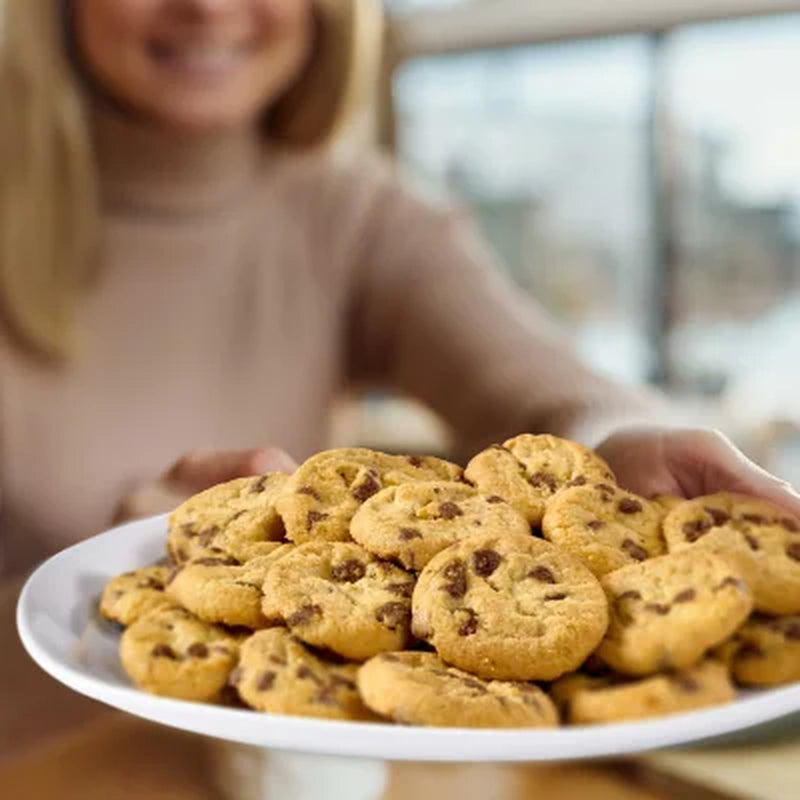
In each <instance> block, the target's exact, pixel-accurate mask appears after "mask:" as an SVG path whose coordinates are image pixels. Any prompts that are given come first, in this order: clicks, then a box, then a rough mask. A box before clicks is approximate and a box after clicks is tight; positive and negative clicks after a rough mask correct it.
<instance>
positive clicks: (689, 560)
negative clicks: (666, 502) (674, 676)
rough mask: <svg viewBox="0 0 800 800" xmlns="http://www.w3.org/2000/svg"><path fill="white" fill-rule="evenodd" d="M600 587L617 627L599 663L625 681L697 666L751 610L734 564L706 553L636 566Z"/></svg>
mask: <svg viewBox="0 0 800 800" xmlns="http://www.w3.org/2000/svg"><path fill="white" fill-rule="evenodd" d="M601 583H602V585H603V589H605V591H606V594H607V596H608V601H609V607H610V609H611V623H610V625H609V626H608V632H607V633H606V636H605V639H604V640H603V642H602V644H601V645H600V647H599V648H598V650H597V655H598V656H599V657H600V658H601V659H602V660H603V661H605V663H606V664H608V665H609V666H611V667H613V668H614V669H615V670H617V671H618V672H622V673H624V674H626V675H650V674H652V673H654V672H661V671H663V670H667V669H684V668H686V667H690V666H692V665H693V664H695V663H697V662H698V661H699V660H700V659H701V658H702V657H703V655H704V654H705V653H706V651H707V650H710V649H711V648H713V647H715V646H717V645H718V644H720V643H721V642H723V641H724V640H725V639H727V638H728V637H729V636H730V635H731V634H733V632H734V631H735V630H736V629H737V628H738V627H739V626H740V625H741V624H742V623H743V622H744V621H745V620H746V619H747V617H748V615H749V614H750V611H751V610H752V608H753V598H752V595H751V593H750V590H749V589H748V588H747V585H746V584H745V583H744V581H743V580H742V575H741V572H740V571H737V569H736V566H735V564H733V563H731V562H729V561H727V560H726V559H725V558H723V557H722V556H718V555H716V554H714V553H712V552H709V551H705V550H697V551H692V552H683V553H671V554H669V555H666V556H659V557H658V558H653V559H650V560H649V561H645V562H643V563H641V564H632V565H631V566H628V567H623V568H622V569H618V570H617V571H616V572H610V573H609V574H608V575H605V576H604V577H603V578H602V579H601Z"/></svg>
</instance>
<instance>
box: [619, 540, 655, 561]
mask: <svg viewBox="0 0 800 800" xmlns="http://www.w3.org/2000/svg"><path fill="white" fill-rule="evenodd" d="M622 549H623V550H624V551H625V552H626V553H627V554H628V555H629V556H630V557H631V558H632V559H633V560H634V561H644V560H646V559H647V558H648V557H649V556H650V553H648V552H647V550H645V549H644V547H642V546H641V545H638V544H636V542H634V541H633V539H625V541H624V542H623V543H622Z"/></svg>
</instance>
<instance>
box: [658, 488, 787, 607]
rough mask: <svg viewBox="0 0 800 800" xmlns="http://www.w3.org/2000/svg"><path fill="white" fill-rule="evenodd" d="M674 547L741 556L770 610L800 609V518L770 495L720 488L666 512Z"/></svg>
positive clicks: (759, 603) (756, 593) (757, 596)
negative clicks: (763, 496) (760, 496)
mask: <svg viewBox="0 0 800 800" xmlns="http://www.w3.org/2000/svg"><path fill="white" fill-rule="evenodd" d="M664 535H665V537H666V540H667V547H668V548H669V550H670V551H678V550H685V549H687V548H690V549H692V550H693V551H696V550H697V549H698V548H703V549H709V550H713V551H715V552H719V553H722V554H724V555H728V556H732V557H736V559H737V562H738V564H739V566H740V568H741V569H742V570H744V577H745V580H746V582H747V584H748V585H749V586H750V589H751V590H752V592H753V598H754V600H755V607H756V608H757V609H758V610H759V611H763V612H764V613H767V614H779V615H780V614H798V613H800V521H799V520H797V519H796V518H795V517H792V516H791V515H789V514H787V513H786V512H785V511H783V510H782V509H780V508H778V507H777V506H775V505H773V504H772V503H768V502H766V501H765V500H759V499H757V498H753V497H748V496H745V495H737V494H730V493H728V492H720V493H719V494H715V495H710V496H707V497H698V498H697V499H696V500H691V501H687V502H685V503H683V504H681V505H680V506H678V507H677V508H675V509H674V510H673V511H672V512H670V513H669V514H668V515H667V518H666V519H665V520H664Z"/></svg>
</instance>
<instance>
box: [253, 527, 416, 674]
mask: <svg viewBox="0 0 800 800" xmlns="http://www.w3.org/2000/svg"><path fill="white" fill-rule="evenodd" d="M413 589H414V577H413V576H412V575H410V574H409V573H408V572H406V571H405V570H403V569H401V568H400V567H397V566H395V565H394V564H390V563H388V562H386V561H382V560H380V559H379V558H376V557H375V556H374V555H372V554H371V553H368V552H367V551H366V550H365V549H364V548H363V547H361V546H360V545H357V544H355V543H353V542H308V543H306V544H302V545H298V546H297V547H295V549H294V550H293V551H292V552H291V553H289V554H288V555H286V556H284V557H283V558H281V559H280V560H279V561H277V562H276V563H275V564H274V565H273V566H272V567H271V568H270V569H269V571H268V572H267V576H266V580H265V581H264V601H263V610H264V613H265V615H266V617H267V618H268V619H270V620H273V621H281V620H282V621H283V622H285V623H286V625H287V626H288V627H289V629H290V630H291V631H292V633H293V634H295V636H297V637H298V638H299V639H301V640H302V641H304V642H306V643H308V644H311V645H314V646H316V647H323V648H326V649H328V650H331V651H333V652H334V653H338V654H339V655H341V656H344V657H345V658H349V659H354V660H356V661H363V660H366V659H368V658H371V657H372V656H374V655H376V654H377V653H380V652H383V651H386V650H400V649H402V648H403V647H405V645H406V644H407V642H408V639H409V628H410V622H411V594H412V591H413Z"/></svg>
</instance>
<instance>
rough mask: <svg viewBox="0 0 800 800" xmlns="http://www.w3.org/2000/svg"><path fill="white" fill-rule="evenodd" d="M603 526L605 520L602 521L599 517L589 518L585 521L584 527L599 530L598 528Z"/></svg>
mask: <svg viewBox="0 0 800 800" xmlns="http://www.w3.org/2000/svg"><path fill="white" fill-rule="evenodd" d="M605 526H606V524H605V522H603V520H601V519H590V520H589V521H588V522H587V523H586V527H587V528H588V529H589V530H590V531H599V530H600V528H605Z"/></svg>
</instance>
